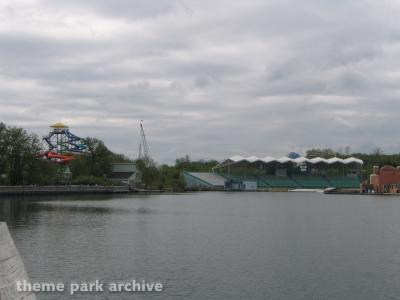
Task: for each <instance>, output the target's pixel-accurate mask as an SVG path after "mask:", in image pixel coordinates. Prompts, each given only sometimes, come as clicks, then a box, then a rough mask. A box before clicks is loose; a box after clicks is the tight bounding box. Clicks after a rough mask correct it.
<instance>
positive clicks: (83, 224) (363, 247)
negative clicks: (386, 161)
mask: <svg viewBox="0 0 400 300" xmlns="http://www.w3.org/2000/svg"><path fill="white" fill-rule="evenodd" d="M0 221H7V223H8V225H9V227H10V231H11V233H12V235H13V238H14V240H15V243H16V245H17V247H18V249H19V251H20V254H21V256H22V258H23V260H24V262H25V265H26V268H27V270H28V273H29V275H30V277H31V280H32V281H34V282H49V281H55V282H63V283H65V284H66V285H69V283H70V282H71V281H73V282H79V281H84V282H88V281H93V280H96V279H99V280H102V281H105V282H116V281H124V282H128V281H130V280H132V279H136V280H140V279H144V280H146V281H147V282H161V283H162V284H163V285H164V291H163V292H161V293H146V294H143V293H140V294H138V293H129V292H126V293H117V294H116V293H106V292H103V293H89V294H88V293H80V294H77V295H74V296H70V295H69V292H59V293H40V294H38V299H201V300H203V299H204V300H205V299H285V300H288V299H304V300H306V299H307V300H309V299H340V300H343V299H352V300H355V299H360V300H367V299H371V300H372V299H373V300H377V299H400V197H382V196H358V195H355V196H353V195H351V196H350V195H323V194H320V193H223V192H215V193H214V192H207V193H193V194H180V195H148V196H137V195H124V196H117V197H115V196H114V197H105V196H91V197H87V196H73V197H54V196H52V197H42V198H25V199H17V198H12V199H11V198H10V199H0Z"/></svg>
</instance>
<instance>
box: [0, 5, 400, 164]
mask: <svg viewBox="0 0 400 300" xmlns="http://www.w3.org/2000/svg"><path fill="white" fill-rule="evenodd" d="M399 15H400V4H399V2H398V1H397V0H393V1H391V0H375V1H368V0H336V1H332V0H304V1H295V0H293V1H289V0H261V1H258V0H252V1H247V0H246V1H232V0H229V1H216V0H202V1H192V0H157V1H155V0H154V1H148V0H119V1H117V0H113V1H111V0H68V1H66V0H63V1H61V0H41V1H40V0H26V1H16V0H0V121H3V122H6V123H8V124H11V125H17V126H23V127H26V128H27V129H28V130H29V131H31V132H35V133H37V134H39V135H44V134H45V133H46V132H47V131H48V126H49V125H50V124H52V123H55V122H58V121H62V122H65V123H66V124H68V125H69V126H70V127H71V131H73V132H74V133H76V134H78V135H81V136H94V137H97V138H100V139H102V140H104V141H105V142H106V144H107V145H108V146H109V148H111V149H112V150H114V151H117V152H122V153H125V154H126V155H129V156H130V157H133V156H137V152H138V145H139V122H140V120H141V119H143V120H144V126H145V130H146V133H147V136H148V142H149V145H150V149H151V153H152V155H153V157H154V158H155V159H156V160H157V161H159V162H171V161H173V160H174V159H175V158H176V157H180V156H183V155H185V154H189V155H190V156H191V157H193V158H206V159H208V158H216V159H222V158H224V157H227V156H230V155H234V154H240V155H253V154H254V155H257V156H261V157H262V156H266V155H275V156H282V155H285V154H286V153H287V152H289V151H297V152H300V153H301V152H304V151H305V150H306V149H308V148H310V147H333V148H334V149H338V148H339V147H344V146H346V145H350V146H351V148H352V150H353V151H366V152H370V151H371V149H373V148H374V147H376V146H379V145H380V146H381V148H382V149H383V150H384V152H386V153H392V152H399V151H400V139H399V138H398V124H399V117H400V114H399V113H400V100H399V96H400V93H399V92H400V18H399Z"/></svg>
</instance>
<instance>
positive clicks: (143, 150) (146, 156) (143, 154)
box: [139, 120, 153, 168]
mask: <svg viewBox="0 0 400 300" xmlns="http://www.w3.org/2000/svg"><path fill="white" fill-rule="evenodd" d="M139 159H141V160H143V161H144V164H145V166H146V168H147V167H149V166H151V165H152V163H153V162H152V160H151V157H150V149H149V146H148V144H147V140H146V134H145V133H144V129H143V120H140V145H139Z"/></svg>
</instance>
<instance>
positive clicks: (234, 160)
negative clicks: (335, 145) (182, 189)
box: [213, 155, 364, 169]
mask: <svg viewBox="0 0 400 300" xmlns="http://www.w3.org/2000/svg"><path fill="white" fill-rule="evenodd" d="M242 161H244V162H248V163H255V162H264V163H272V162H277V163H281V164H284V163H293V164H301V163H309V164H318V163H324V164H328V165H332V164H335V163H339V164H343V165H349V164H358V165H363V164H364V162H363V161H362V160H361V159H358V158H355V157H349V158H346V159H341V158H339V157H332V158H328V159H326V158H322V157H314V158H306V157H298V158H294V159H292V158H289V157H286V156H282V157H280V158H274V157H272V156H266V157H263V158H259V157H257V156H249V157H243V156H240V155H234V156H231V157H229V158H228V159H225V160H223V161H222V162H220V163H219V164H218V165H216V166H215V167H214V168H213V169H215V168H221V167H224V166H226V165H228V164H236V163H239V162H242Z"/></svg>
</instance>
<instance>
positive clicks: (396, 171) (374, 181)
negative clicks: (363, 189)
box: [369, 166, 400, 193]
mask: <svg viewBox="0 0 400 300" xmlns="http://www.w3.org/2000/svg"><path fill="white" fill-rule="evenodd" d="M369 181H370V186H371V187H372V188H373V190H374V192H375V193H399V192H400V167H397V168H395V167H392V166H383V167H382V168H379V167H378V166H374V169H373V173H372V174H371V176H370V179H369Z"/></svg>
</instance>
